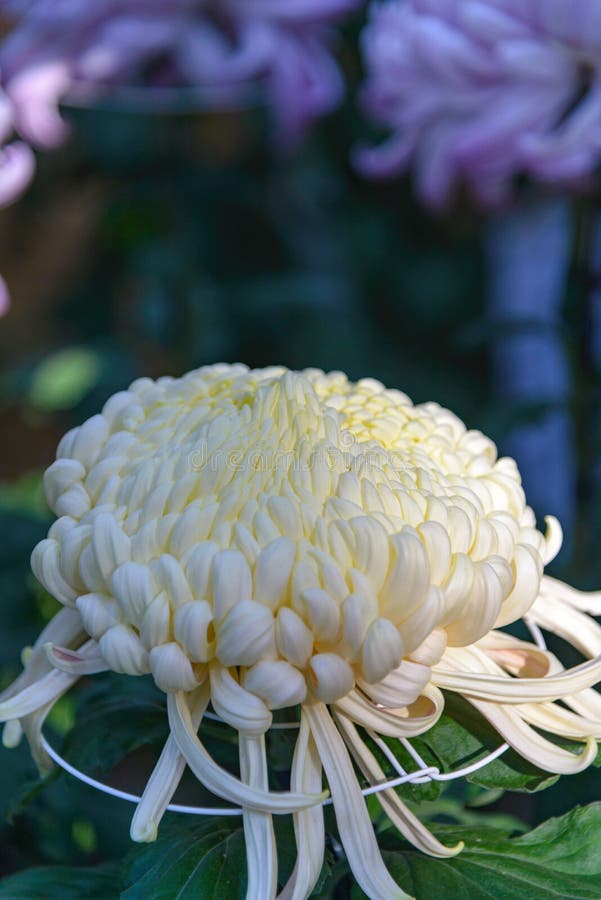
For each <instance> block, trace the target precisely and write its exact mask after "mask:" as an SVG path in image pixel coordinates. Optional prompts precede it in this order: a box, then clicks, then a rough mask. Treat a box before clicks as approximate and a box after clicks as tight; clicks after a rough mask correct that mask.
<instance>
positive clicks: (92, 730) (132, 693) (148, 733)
mask: <svg viewBox="0 0 601 900" xmlns="http://www.w3.org/2000/svg"><path fill="white" fill-rule="evenodd" d="M168 735H169V726H168V722H167V711H166V709H165V700H164V695H163V694H162V693H161V692H160V691H159V690H158V689H157V688H156V687H155V686H154V684H153V683H152V681H151V680H150V679H148V678H128V677H125V678H124V677H123V676H119V675H113V674H108V675H102V676H99V677H95V678H94V679H93V680H92V681H91V682H90V685H89V687H88V688H87V689H86V690H85V691H84V694H83V697H82V698H81V700H80V703H79V708H78V710H77V713H76V717H75V726H74V728H73V730H72V731H71V732H70V733H69V734H68V735H67V737H66V739H65V742H64V745H63V754H64V755H65V756H66V758H67V759H68V760H69V761H70V762H71V763H72V764H73V765H75V766H77V768H79V769H82V770H83V771H86V772H91V771H93V770H100V771H103V772H107V771H109V770H110V769H112V768H113V767H114V766H115V765H116V764H117V763H118V762H120V761H121V760H122V759H123V758H124V757H125V756H127V754H128V753H130V752H131V751H133V750H136V749H138V748H139V747H142V746H145V745H148V744H151V745H156V746H160V745H162V744H163V743H164V741H165V740H166V739H167V737H168Z"/></svg>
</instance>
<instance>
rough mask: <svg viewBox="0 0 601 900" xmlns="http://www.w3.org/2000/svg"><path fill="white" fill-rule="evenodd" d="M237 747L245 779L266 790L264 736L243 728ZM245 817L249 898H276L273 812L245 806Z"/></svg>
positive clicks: (244, 780)
mask: <svg viewBox="0 0 601 900" xmlns="http://www.w3.org/2000/svg"><path fill="white" fill-rule="evenodd" d="M238 748H239V754H240V775H241V778H242V781H243V782H244V783H245V784H248V785H249V786H250V787H253V788H259V789H260V790H263V791H267V790H268V789H269V782H268V777H267V756H266V753H265V736H264V735H259V736H257V735H248V734H243V733H242V732H241V733H240V734H239V736H238ZM242 819H243V823H244V841H245V844H246V869H247V873H248V887H247V891H246V900H273V898H275V895H276V891H277V886H278V880H277V862H278V860H277V852H276V847H275V834H274V831H273V822H272V818H271V815H270V813H265V812H257V811H256V810H249V809H245V810H244V812H243V815H242Z"/></svg>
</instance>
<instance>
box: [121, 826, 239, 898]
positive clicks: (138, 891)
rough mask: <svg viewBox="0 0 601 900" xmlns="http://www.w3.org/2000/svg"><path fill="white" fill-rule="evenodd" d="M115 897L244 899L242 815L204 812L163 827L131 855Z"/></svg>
mask: <svg viewBox="0 0 601 900" xmlns="http://www.w3.org/2000/svg"><path fill="white" fill-rule="evenodd" d="M126 885H127V887H126V889H125V890H124V891H123V893H122V894H121V895H120V900H148V898H150V897H152V900H198V898H199V897H202V900H244V897H245V895H246V851H245V846H244V835H243V832H242V826H241V821H240V820H239V819H238V818H236V819H234V820H232V819H226V818H207V819H204V820H203V821H202V822H201V823H200V824H198V825H188V826H187V827H186V826H184V827H178V828H177V829H171V830H169V831H167V829H165V831H164V832H163V834H162V835H161V836H159V839H158V840H157V841H156V843H154V844H152V845H149V846H148V847H147V848H144V849H143V850H142V851H140V852H138V853H137V854H136V856H135V857H134V861H133V864H132V865H131V866H130V869H129V872H128V875H127V878H126Z"/></svg>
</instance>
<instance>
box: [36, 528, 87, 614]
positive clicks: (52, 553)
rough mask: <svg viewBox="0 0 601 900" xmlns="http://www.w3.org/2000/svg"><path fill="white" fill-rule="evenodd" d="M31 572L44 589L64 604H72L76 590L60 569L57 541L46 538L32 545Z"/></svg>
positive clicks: (73, 603) (75, 596)
mask: <svg viewBox="0 0 601 900" xmlns="http://www.w3.org/2000/svg"><path fill="white" fill-rule="evenodd" d="M31 568H32V570H33V574H34V575H35V577H36V578H37V580H38V581H39V582H40V584H43V585H44V587H45V588H46V590H47V591H48V592H49V593H50V594H52V596H53V597H56V599H57V600H58V601H59V602H60V603H62V604H63V605H64V606H74V605H75V600H76V598H77V591H75V590H74V589H73V587H72V586H71V585H70V584H68V583H67V582H66V581H65V579H64V578H63V576H62V573H61V570H60V549H59V545H58V543H57V541H54V540H52V539H51V538H46V539H45V540H43V541H40V543H39V544H38V545H37V546H36V547H34V550H33V553H32V554H31Z"/></svg>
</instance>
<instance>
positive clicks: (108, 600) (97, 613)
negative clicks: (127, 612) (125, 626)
mask: <svg viewBox="0 0 601 900" xmlns="http://www.w3.org/2000/svg"><path fill="white" fill-rule="evenodd" d="M76 606H77V609H78V610H79V613H80V615H81V618H82V621H83V624H84V626H85V629H86V631H87V632H88V634H89V635H90V637H93V638H94V640H95V641H99V640H100V638H101V637H102V635H103V634H104V633H105V631H108V630H109V628H112V627H113V625H118V624H119V623H120V622H121V616H122V613H121V610H120V609H119V606H118V604H117V603H116V602H115V600H113V598H112V597H108V596H107V595H106V594H82V596H81V597H78V598H77V601H76Z"/></svg>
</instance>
